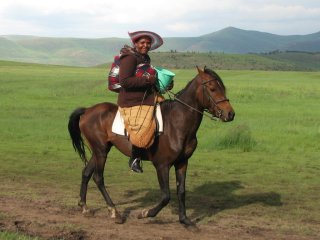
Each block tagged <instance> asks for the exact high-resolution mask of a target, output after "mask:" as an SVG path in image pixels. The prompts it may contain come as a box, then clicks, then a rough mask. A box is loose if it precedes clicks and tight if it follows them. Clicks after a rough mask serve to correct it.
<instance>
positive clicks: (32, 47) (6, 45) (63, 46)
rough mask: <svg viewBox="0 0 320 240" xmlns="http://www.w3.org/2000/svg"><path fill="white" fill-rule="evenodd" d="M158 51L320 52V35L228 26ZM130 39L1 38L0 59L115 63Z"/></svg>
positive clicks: (174, 40) (181, 39) (168, 41)
mask: <svg viewBox="0 0 320 240" xmlns="http://www.w3.org/2000/svg"><path fill="white" fill-rule="evenodd" d="M164 41H165V44H164V45H163V46H162V47H161V48H159V49H158V50H157V51H158V52H182V53H190V52H191V53H193V52H197V53H210V52H215V53H233V54H247V53H267V52H272V51H276V50H279V51H305V52H320V32H317V33H314V34H308V35H291V36H281V35H275V34H270V33H265V32H259V31H247V30H242V29H237V28H233V27H228V28H225V29H222V30H220V31H217V32H213V33H210V34H206V35H203V36H199V37H174V38H173V37H172V38H171V37H168V38H164ZM124 44H130V41H129V39H128V38H127V39H126V38H100V39H80V38H49V37H36V36H13V35H10V36H0V59H1V60H11V61H21V62H34V63H44V64H60V65H72V66H94V65H98V64H102V63H105V62H110V61H112V57H113V56H114V55H116V54H118V52H119V49H120V48H121V47H122V46H123V45H124Z"/></svg>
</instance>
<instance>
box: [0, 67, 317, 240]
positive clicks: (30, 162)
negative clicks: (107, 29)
mask: <svg viewBox="0 0 320 240" xmlns="http://www.w3.org/2000/svg"><path fill="white" fill-rule="evenodd" d="M173 71H174V72H175V73H176V78H175V87H174V89H173V91H175V92H177V91H178V90H180V89H182V88H183V87H184V86H185V85H186V83H187V82H188V81H189V80H191V79H192V78H193V77H194V76H195V75H196V69H189V70H181V69H180V70H173ZM218 73H219V75H220V76H221V77H222V79H223V80H224V83H225V85H226V86H227V94H228V97H229V98H230V101H231V104H232V105H233V107H234V109H235V111H236V117H235V120H234V121H233V122H231V123H221V122H214V121H211V120H209V119H206V118H204V119H203V122H202V124H201V127H200V129H199V131H198V140H199V143H198V148H197V150H196V152H195V153H194V155H193V156H192V158H191V160H190V162H189V168H188V177H187V200H186V204H187V211H188V214H189V215H190V216H191V217H192V218H193V219H197V220H198V221H199V222H200V224H201V223H202V224H206V223H207V222H211V221H219V220H220V219H227V218H228V217H231V218H232V219H237V220H235V221H234V222H232V223H231V226H232V225H236V224H241V221H242V220H243V219H251V218H252V219H255V222H254V223H250V224H251V225H252V226H255V225H257V226H259V225H260V224H266V223H267V225H266V226H268V227H269V228H270V229H272V230H273V231H276V232H279V233H286V232H292V233H295V234H301V235H311V236H315V235H316V234H317V231H318V228H317V226H318V224H319V219H320V209H319V204H318V200H319V199H320V194H319V193H320V179H319V170H320V162H319V156H320V155H319V153H320V145H319V140H320V125H319V124H320V121H319V119H320V111H319V102H320V81H319V80H320V73H319V72H266V71H226V70H225V71H218ZM106 74H107V70H106V69H102V68H75V67H63V66H50V65H30V64H14V63H10V62H0V96H1V101H0V152H1V157H0V164H1V168H0V181H1V182H2V184H3V186H5V188H4V190H3V191H1V193H0V194H1V195H19V196H21V195H22V196H25V197H29V198H35V199H37V198H39V197H41V195H42V194H43V191H45V189H46V188H50V189H51V190H52V191H55V193H56V194H55V195H54V196H53V198H54V200H55V201H57V202H59V203H61V204H66V205H68V206H74V205H75V203H76V201H77V199H78V191H79V185H80V174H81V169H82V166H83V164H82V162H81V160H80V159H79V158H78V156H77V154H75V153H74V151H73V149H72V146H71V142H70V139H69V136H68V132H67V122H68V117H69V114H70V113H71V112H72V111H73V110H74V109H75V108H77V107H79V106H90V105H92V104H95V103H98V102H103V101H110V102H116V97H117V95H116V94H115V93H111V92H109V91H106V81H105V79H106ZM144 169H145V172H144V173H143V174H140V175H137V174H131V173H129V171H128V169H127V158H126V157H124V156H122V155H121V154H120V153H118V152H117V151H116V150H112V151H111V153H110V158H109V161H108V162H107V166H106V170H105V182H106V184H107V186H108V189H109V191H110V193H111V196H112V198H113V200H114V202H115V203H116V204H117V203H118V204H119V207H120V209H122V210H123V209H124V208H126V207H128V206H132V204H134V205H135V206H136V207H141V208H144V207H146V206H150V205H152V204H154V203H155V202H156V201H157V200H158V196H159V190H158V182H157V179H156V175H155V170H154V169H153V167H152V165H151V163H149V162H145V163H144ZM170 181H171V183H170V184H171V185H170V186H171V188H172V191H171V192H172V201H171V203H170V205H169V206H168V207H167V208H166V209H165V210H164V211H165V212H166V211H171V212H172V213H174V214H176V207H177V199H176V196H175V178H174V171H172V172H171V175H170ZM35 186H36V187H35ZM88 203H89V205H91V206H92V205H99V206H103V205H104V202H103V199H102V197H101V196H100V194H99V193H98V191H97V189H96V188H95V186H94V184H93V183H92V182H90V187H89V195H88ZM159 217H161V214H160V216H159ZM248 224H249V223H248Z"/></svg>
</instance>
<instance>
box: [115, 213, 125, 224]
mask: <svg viewBox="0 0 320 240" xmlns="http://www.w3.org/2000/svg"><path fill="white" fill-rule="evenodd" d="M114 222H115V223H116V224H123V223H124V219H123V217H121V216H120V214H119V216H117V217H116V218H115V219H114Z"/></svg>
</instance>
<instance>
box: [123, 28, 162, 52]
mask: <svg viewBox="0 0 320 240" xmlns="http://www.w3.org/2000/svg"><path fill="white" fill-rule="evenodd" d="M128 34H129V36H130V38H131V41H132V43H133V44H134V43H135V42H136V41H137V40H138V39H139V38H141V37H145V36H146V37H149V38H150V39H151V47H150V50H154V49H157V48H158V47H160V46H161V45H162V44H163V40H162V38H161V37H160V36H159V35H158V34H156V33H154V32H150V31H137V32H132V33H130V32H128Z"/></svg>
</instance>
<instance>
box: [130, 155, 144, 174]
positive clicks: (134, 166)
mask: <svg viewBox="0 0 320 240" xmlns="http://www.w3.org/2000/svg"><path fill="white" fill-rule="evenodd" d="M140 161H141V159H140V158H135V159H133V158H130V159H129V167H130V169H131V170H132V171H134V172H136V173H142V172H143V169H142V167H141V166H140Z"/></svg>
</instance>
